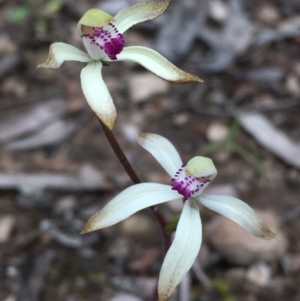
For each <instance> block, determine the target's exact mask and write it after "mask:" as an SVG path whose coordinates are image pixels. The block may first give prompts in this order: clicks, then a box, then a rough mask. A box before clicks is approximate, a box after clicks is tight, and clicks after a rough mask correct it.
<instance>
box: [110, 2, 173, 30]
mask: <svg viewBox="0 0 300 301" xmlns="http://www.w3.org/2000/svg"><path fill="white" fill-rule="evenodd" d="M170 2H171V0H168V1H163V2H150V3H137V4H135V5H132V6H129V7H125V8H124V9H122V10H121V11H120V12H118V14H117V15H116V16H115V17H114V19H115V20H116V22H114V24H115V25H116V27H117V29H118V31H119V32H121V33H123V32H125V31H126V30H127V29H128V28H130V27H131V26H133V25H134V24H137V23H141V22H144V21H147V20H151V19H154V18H156V17H158V16H160V15H161V14H162V13H163V12H164V11H165V10H166V9H167V7H168V6H169V4H170Z"/></svg>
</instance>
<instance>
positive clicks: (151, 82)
mask: <svg viewBox="0 0 300 301" xmlns="http://www.w3.org/2000/svg"><path fill="white" fill-rule="evenodd" d="M168 88H169V85H168V83H167V82H166V81H164V80H162V79H161V78H158V77H157V76H155V75H153V74H151V73H143V74H138V75H133V76H131V77H130V79H129V89H130V95H131V100H132V101H133V102H134V103H139V102H143V101H145V100H148V99H149V98H150V97H151V96H154V95H156V94H162V93H167V92H168Z"/></svg>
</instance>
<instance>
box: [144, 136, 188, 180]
mask: <svg viewBox="0 0 300 301" xmlns="http://www.w3.org/2000/svg"><path fill="white" fill-rule="evenodd" d="M138 143H139V145H141V146H142V147H143V148H144V149H146V150H147V151H148V152H150V153H151V155H152V156H153V157H154V158H155V159H156V160H157V161H158V163H159V164H160V165H161V166H162V167H163V168H164V169H165V171H166V172H167V173H168V174H169V175H170V177H171V178H173V177H174V175H175V173H176V171H178V169H179V168H180V167H181V165H182V161H181V158H180V156H179V154H178V152H177V150H176V149H175V147H174V145H173V144H172V143H171V142H170V141H169V140H167V139H166V138H164V137H162V136H160V135H157V134H148V133H147V134H141V135H140V136H139V138H138Z"/></svg>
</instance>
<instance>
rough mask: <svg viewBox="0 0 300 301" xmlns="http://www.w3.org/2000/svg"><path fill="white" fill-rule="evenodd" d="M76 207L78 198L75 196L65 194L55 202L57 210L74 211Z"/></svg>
mask: <svg viewBox="0 0 300 301" xmlns="http://www.w3.org/2000/svg"><path fill="white" fill-rule="evenodd" d="M75 208H76V198H75V197H74V196H71V195H69V196H65V197H62V198H60V199H59V200H58V201H57V202H56V204H55V210H56V211H57V212H59V213H60V212H67V211H73V210H74V209H75Z"/></svg>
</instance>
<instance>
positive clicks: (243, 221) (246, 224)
mask: <svg viewBox="0 0 300 301" xmlns="http://www.w3.org/2000/svg"><path fill="white" fill-rule="evenodd" d="M199 199H200V202H201V204H202V205H204V206H205V207H207V208H209V209H211V210H213V211H216V212H218V213H220V214H222V215H224V216H225V217H227V218H229V219H231V220H232V221H234V222H236V223H237V224H239V225H240V226H241V227H243V228H245V229H246V230H248V231H249V232H251V233H252V234H253V235H255V236H257V237H261V238H266V239H271V238H274V237H275V236H276V234H275V233H273V232H272V231H270V230H269V228H268V227H267V226H266V225H265V224H264V223H263V221H262V220H261V218H260V217H259V216H258V215H257V214H256V213H255V211H254V210H253V209H252V208H251V207H250V206H249V205H247V204H246V203H245V202H243V201H241V200H239V199H237V198H234V197H232V196H227V195H211V194H203V195H201V196H200V197H199V198H198V200H199Z"/></svg>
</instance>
